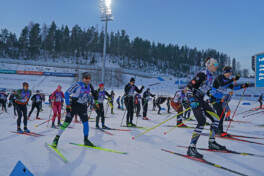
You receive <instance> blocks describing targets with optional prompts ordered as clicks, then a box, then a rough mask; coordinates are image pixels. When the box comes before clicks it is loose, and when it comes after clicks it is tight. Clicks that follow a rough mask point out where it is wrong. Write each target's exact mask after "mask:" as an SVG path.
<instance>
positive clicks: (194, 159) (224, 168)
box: [161, 149, 247, 176]
mask: <svg viewBox="0 0 264 176" xmlns="http://www.w3.org/2000/svg"><path fill="white" fill-rule="evenodd" d="M161 150H162V151H164V152H168V153H171V154H174V155H178V156H181V157H184V158H188V159H191V160H193V161H198V162H201V163H204V164H207V165H210V166H213V167H217V168H219V169H223V170H226V171H229V172H232V173H235V174H238V175H242V176H247V175H246V174H243V173H240V172H237V171H234V170H232V169H229V168H226V167H223V166H220V165H218V164H215V163H212V162H210V161H207V160H205V159H201V158H195V157H192V156H188V155H184V154H181V153H177V152H173V151H170V150H166V149H161Z"/></svg>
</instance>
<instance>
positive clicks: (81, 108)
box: [52, 72, 99, 147]
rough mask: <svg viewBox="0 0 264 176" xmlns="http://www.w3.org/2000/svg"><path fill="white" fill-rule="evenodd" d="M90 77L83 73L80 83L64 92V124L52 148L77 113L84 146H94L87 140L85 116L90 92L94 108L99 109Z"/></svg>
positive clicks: (87, 128)
mask: <svg viewBox="0 0 264 176" xmlns="http://www.w3.org/2000/svg"><path fill="white" fill-rule="evenodd" d="M90 81H91V75H90V74H89V73H88V72H84V73H83V75H82V81H81V82H77V83H75V84H73V85H72V86H71V87H70V88H69V89H68V90H67V91H66V92H65V103H66V111H67V115H66V118H65V121H64V123H63V124H62V125H61V126H60V129H59V130H58V133H57V135H56V137H55V138H54V140H53V143H52V145H53V147H57V146H58V141H59V138H60V136H61V135H62V133H63V132H64V131H65V129H66V128H67V127H68V126H69V125H70V123H71V121H72V118H73V116H74V115H75V114H76V113H77V114H78V115H79V117H80V118H81V121H82V124H83V135H84V145H88V146H94V145H93V143H91V142H90V141H89V140H88V135H89V124H88V115H87V101H88V95H89V93H90V92H91V93H92V95H93V97H94V100H95V106H96V107H97V108H99V104H98V98H97V95H96V93H95V91H94V88H93V86H92V85H91V84H90ZM70 95H72V103H71V104H70Z"/></svg>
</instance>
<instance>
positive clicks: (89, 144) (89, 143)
mask: <svg viewBox="0 0 264 176" xmlns="http://www.w3.org/2000/svg"><path fill="white" fill-rule="evenodd" d="M83 141H84V145H87V146H91V147H95V145H94V144H93V143H91V141H89V139H88V137H87V136H84V140H83Z"/></svg>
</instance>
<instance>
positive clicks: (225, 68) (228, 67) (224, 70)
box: [223, 66, 232, 73]
mask: <svg viewBox="0 0 264 176" xmlns="http://www.w3.org/2000/svg"><path fill="white" fill-rule="evenodd" d="M230 72H232V67H230V66H225V67H224V68H223V73H230Z"/></svg>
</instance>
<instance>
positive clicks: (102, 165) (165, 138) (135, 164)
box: [0, 90, 264, 176]
mask: <svg viewBox="0 0 264 176" xmlns="http://www.w3.org/2000/svg"><path fill="white" fill-rule="evenodd" d="M122 94H123V91H122V90H119V91H116V95H117V96H118V95H122ZM117 96H116V98H117ZM243 102H244V101H243V100H242V102H241V105H240V106H239V108H238V111H237V113H239V112H243V111H245V110H247V109H250V108H253V107H257V106H258V103H256V102H251V105H249V106H245V105H242V103H243ZM247 102H248V101H247ZM237 104H238V100H232V101H231V102H230V107H231V109H232V112H234V109H235V108H236V106H237ZM105 107H106V106H105ZM162 107H164V108H167V107H166V104H165V103H164V104H163V105H162ZM30 108H31V107H30V106H28V111H29V110H30ZM35 111H36V110H35ZM171 111H172V112H173V113H172V114H169V115H168V114H166V112H165V111H162V114H163V115H157V111H152V103H149V110H148V117H149V118H150V120H149V121H144V120H142V117H140V118H139V119H138V125H140V126H144V127H149V128H151V127H153V126H155V125H157V124H159V123H161V122H162V121H164V120H165V119H166V118H168V117H172V116H174V115H175V114H176V113H175V112H174V111H173V110H171ZM114 112H115V114H114V115H111V114H110V110H109V111H108V113H107V117H109V118H106V125H107V126H109V127H112V128H123V129H126V127H120V123H121V120H122V117H123V115H124V112H125V111H122V110H118V109H117V104H116V103H115V104H114ZM141 112H142V111H141ZM49 113H50V108H49V107H48V106H47V105H45V106H44V111H43V112H40V117H41V118H43V119H45V120H47V119H49ZM141 115H142V113H141ZM231 115H232V114H231ZM191 116H192V115H191ZM91 117H92V118H95V117H96V113H95V112H93V113H92V116H91ZM34 118H35V112H34V113H33V114H32V115H31V119H32V121H29V122H28V128H29V129H30V130H31V131H32V132H35V133H40V134H43V135H45V136H41V137H31V136H26V135H19V134H14V133H11V132H10V131H15V130H16V119H17V117H15V116H14V115H13V109H12V107H11V108H9V109H8V113H2V114H0V122H1V123H0V129H1V133H0V143H1V145H0V151H1V155H0V175H3V176H5V175H9V174H10V173H11V171H12V169H13V168H14V166H15V165H16V163H17V162H18V160H21V161H22V162H23V164H24V165H25V166H26V167H27V168H28V169H29V170H30V171H31V172H32V173H33V174H34V175H38V176H53V175H54V176H55V175H64V176H70V175H74V176H75V175H78V176H109V175H111V176H115V175H125V176H135V175H140V176H141V175H142V176H143V175H144V176H160V175H166V176H174V175H190V176H193V175H203V176H212V175H214V176H218V175H219V176H220V175H235V174H233V173H230V172H228V171H224V170H221V169H219V168H216V167H212V166H209V165H206V164H203V163H200V162H196V161H193V160H189V159H186V158H183V157H180V156H177V155H173V154H170V153H167V152H164V151H161V148H164V149H168V150H171V151H175V152H179V153H182V154H186V151H187V149H185V148H179V147H177V146H178V145H183V146H188V145H189V143H190V139H191V136H192V132H193V129H182V128H176V129H175V130H173V131H172V132H170V133H168V134H167V135H164V132H166V131H168V130H169V129H170V127H166V125H175V123H176V120H175V119H173V120H170V121H169V122H167V123H165V124H164V125H162V126H160V127H157V128H156V129H154V130H151V131H149V132H148V133H146V134H144V135H142V136H140V137H138V138H136V139H135V140H132V137H134V136H136V135H138V134H140V133H142V132H144V131H145V130H142V129H131V131H129V132H125V131H110V132H111V133H113V134H114V135H113V136H112V135H108V134H106V133H103V132H100V131H97V130H95V129H92V128H90V132H89V139H90V140H91V141H92V142H93V143H94V144H95V145H97V146H100V147H104V148H109V149H113V150H118V151H123V152H128V154H127V155H123V154H117V153H111V152H106V151H101V150H95V149H90V148H84V147H79V146H74V145H71V144H69V142H74V143H80V144H82V143H83V132H82V130H83V127H82V124H78V123H73V122H72V123H71V125H70V126H71V127H72V128H68V129H66V130H65V132H64V133H63V135H62V136H61V138H60V141H59V147H58V149H59V150H60V151H61V153H62V154H63V155H64V156H65V157H66V158H67V159H68V160H69V163H67V164H65V163H64V162H63V161H62V160H61V159H60V158H59V157H58V156H57V155H56V154H55V153H54V152H52V151H51V150H50V149H49V148H47V147H46V146H45V142H48V143H51V142H52V140H53V138H54V137H55V135H56V133H57V129H52V128H49V127H47V126H46V125H42V126H40V127H35V125H37V124H40V123H41V122H43V121H42V120H34ZM235 120H242V121H250V122H251V123H237V122H233V123H232V124H231V127H230V129H229V131H228V132H229V133H231V134H237V135H246V136H256V137H262V138H263V137H264V128H261V127H258V126H256V125H260V124H264V119H263V113H262V114H256V115H253V116H250V117H245V118H243V117H242V115H239V116H235ZM93 121H94V119H92V120H91V121H90V122H89V126H90V127H95V122H93ZM207 121H208V122H210V120H209V119H207ZM134 122H136V117H134ZM124 123H125V120H124ZM186 124H187V125H188V126H195V124H196V121H191V122H187V123H186ZM49 125H50V124H49ZM100 125H101V124H100ZM224 125H225V127H226V126H227V125H228V122H224ZM21 127H23V125H21ZM208 128H209V127H208V126H206V127H205V129H208ZM203 132H207V133H208V132H209V131H208V130H204V131H203ZM241 139H242V138H241ZM216 140H217V141H218V142H219V143H220V144H222V145H225V146H227V148H228V149H230V150H235V151H239V152H248V153H254V154H260V155H264V150H263V147H264V146H263V145H257V144H250V143H245V142H239V141H233V140H227V139H219V138H217V139H216ZM246 140H251V141H255V142H260V143H264V140H263V139H246ZM197 146H198V147H204V148H207V147H208V137H206V136H201V137H200V139H199V141H198V144H197ZM200 153H202V154H203V155H204V158H205V159H207V160H208V161H211V162H214V163H216V164H219V165H221V166H224V167H227V168H230V169H233V170H235V171H238V172H241V173H244V174H246V175H264V170H263V164H264V158H261V157H253V156H242V155H235V154H225V153H213V152H207V151H200Z"/></svg>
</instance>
